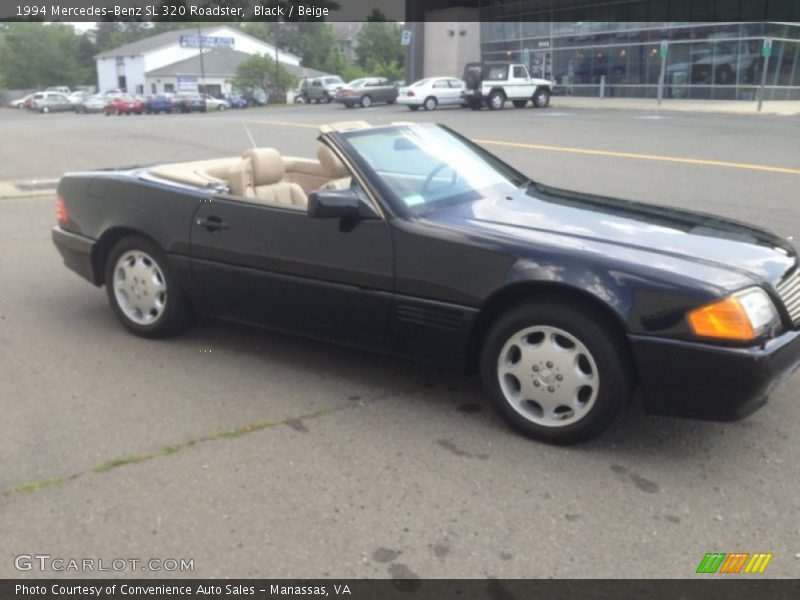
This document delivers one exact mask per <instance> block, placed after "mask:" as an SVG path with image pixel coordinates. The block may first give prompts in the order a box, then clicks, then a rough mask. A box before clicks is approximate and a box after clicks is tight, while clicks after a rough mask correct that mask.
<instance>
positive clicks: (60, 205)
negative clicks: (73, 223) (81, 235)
mask: <svg viewBox="0 0 800 600" xmlns="http://www.w3.org/2000/svg"><path fill="white" fill-rule="evenodd" d="M56 221H58V224H59V225H63V224H64V223H66V222H68V221H69V215H68V214H67V205H66V204H65V203H64V198H62V197H61V194H56Z"/></svg>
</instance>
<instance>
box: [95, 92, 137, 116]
mask: <svg viewBox="0 0 800 600" xmlns="http://www.w3.org/2000/svg"><path fill="white" fill-rule="evenodd" d="M142 110H143V109H142V103H141V102H139V101H138V100H137V99H136V98H133V97H132V96H113V97H111V98H109V100H108V104H106V107H105V108H104V109H103V112H105V113H106V116H109V115H110V114H112V113H113V114H115V115H117V116H119V115H130V114H132V113H136V114H137V115H140V114H142Z"/></svg>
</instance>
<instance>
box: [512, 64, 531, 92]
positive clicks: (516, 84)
mask: <svg viewBox="0 0 800 600" xmlns="http://www.w3.org/2000/svg"><path fill="white" fill-rule="evenodd" d="M510 83H511V88H512V90H513V97H514V98H519V99H522V98H530V97H531V96H533V92H534V90H535V86H534V85H533V83H532V82H531V80H530V77H528V70H527V69H526V68H525V66H524V65H514V66H513V67H512V70H511V81H510ZM509 97H511V96H510V95H509Z"/></svg>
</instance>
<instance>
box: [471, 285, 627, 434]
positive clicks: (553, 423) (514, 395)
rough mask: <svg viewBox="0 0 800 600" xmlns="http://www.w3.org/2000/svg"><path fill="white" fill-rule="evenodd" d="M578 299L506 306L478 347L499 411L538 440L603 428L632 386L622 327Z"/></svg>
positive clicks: (487, 385) (484, 377)
mask: <svg viewBox="0 0 800 600" xmlns="http://www.w3.org/2000/svg"><path fill="white" fill-rule="evenodd" d="M595 312H596V311H594V310H592V309H591V308H590V307H587V306H584V305H583V304H580V303H577V302H575V303H573V302H571V301H569V300H565V301H562V302H559V303H557V304H556V303H552V302H547V301H540V300H537V301H530V302H526V303H523V304H520V305H518V306H517V307H515V308H513V309H511V310H510V311H508V312H507V313H506V314H504V315H503V316H502V317H501V318H500V319H499V320H498V321H496V322H495V324H494V325H493V326H492V327H491V329H490V330H489V332H488V334H487V336H486V338H485V342H484V344H483V347H482V351H481V358H480V361H481V363H480V366H481V378H482V380H483V384H484V386H485V388H486V390H487V392H488V394H489V396H490V397H491V399H492V400H493V402H494V406H495V408H496V409H497V411H498V413H499V414H500V415H501V416H502V417H503V418H504V419H505V420H506V421H508V423H509V424H511V425H512V426H513V427H514V428H515V429H517V430H519V431H521V432H522V433H524V434H525V435H527V436H529V437H532V438H534V439H537V440H541V441H544V442H549V443H555V444H569V443H575V442H580V441H583V440H586V439H589V438H591V437H594V436H596V435H598V434H600V433H602V432H603V431H604V430H605V429H607V428H608V426H609V425H610V424H611V422H612V421H613V419H614V417H615V416H616V414H617V413H618V412H619V409H620V407H621V406H622V405H623V404H625V403H626V401H627V400H628V399H630V396H631V394H632V390H633V383H632V382H633V377H632V374H631V368H630V366H629V360H628V355H627V350H626V348H625V343H624V339H623V338H622V335H621V334H620V333H619V332H618V331H617V330H616V328H615V327H614V326H613V324H611V323H609V322H607V321H606V319H604V318H603V315H601V314H599V313H597V314H595Z"/></svg>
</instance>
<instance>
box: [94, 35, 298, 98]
mask: <svg viewBox="0 0 800 600" xmlns="http://www.w3.org/2000/svg"><path fill="white" fill-rule="evenodd" d="M215 50H227V51H235V53H236V54H237V55H240V53H241V54H245V55H250V56H252V55H254V54H266V55H267V56H270V57H272V58H275V56H276V53H275V47H274V46H272V45H271V44H268V43H266V42H263V41H261V40H259V39H256V38H254V37H252V36H249V35H247V34H245V33H242V32H241V31H239V30H238V29H235V28H233V27H228V26H226V25H220V26H217V27H206V28H203V29H200V30H197V29H179V30H175V31H167V32H164V33H160V34H158V35H154V36H152V37H148V38H145V39H142V40H139V41H138V42H133V43H132V44H126V45H124V46H120V47H119V48H114V49H112V50H107V51H106V52H102V53H100V54H98V55H97V56H95V60H96V62H97V85H98V89H99V90H100V91H101V92H102V91H105V90H108V89H113V88H119V89H121V90H123V91H126V92H129V93H132V94H161V93H166V92H178V91H198V89H199V87H200V86H202V87H203V90H204V91H205V92H206V93H209V94H212V95H214V96H219V95H222V94H227V93H230V91H231V90H230V80H231V79H232V78H233V75H234V74H235V71H234V72H231V73H220V72H218V71H219V69H215V71H217V72H213V73H208V77H205V73H204V72H203V71H202V70H201V72H200V73H197V72H196V69H192V71H193V72H191V73H188V72H187V73H181V72H179V71H180V68H181V66H187V65H189V64H190V63H193V62H194V61H191V59H197V62H198V63H201V62H202V61H200V54H201V52H202V53H204V54H205V53H209V52H212V53H213V52H215ZM277 57H278V61H279V62H280V63H281V64H283V65H285V66H287V67H290V68H292V67H294V68H293V69H292V70H297V69H298V68H299V65H300V57H298V56H295V55H294V54H290V53H288V52H283V51H280V50H279V51H278V54H277ZM210 62H211V61H210ZM170 65H175V67H176V68H175V69H170V68H169V67H170ZM202 66H203V65H202V64H201V67H202Z"/></svg>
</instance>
